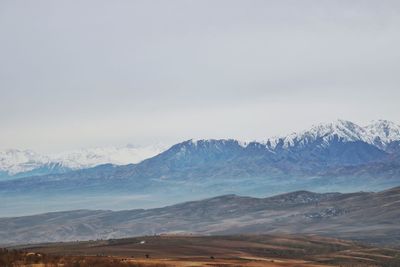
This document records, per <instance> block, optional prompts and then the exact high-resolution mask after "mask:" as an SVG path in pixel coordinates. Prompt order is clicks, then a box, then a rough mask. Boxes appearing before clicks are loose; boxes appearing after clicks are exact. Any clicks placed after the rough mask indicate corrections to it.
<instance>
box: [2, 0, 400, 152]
mask: <svg viewBox="0 0 400 267" xmlns="http://www.w3.org/2000/svg"><path fill="white" fill-rule="evenodd" d="M399 85H400V1H383V0H375V1H367V0H360V1H350V0H343V1H333V0H329V1H323V0H315V1H305V0H302V1H299V0H294V1H284V0H276V1H266V0H262V1H253V0H250V1H249V0H242V1H234V0H226V1H222V0H210V1H205V0H198V1H190V0H182V1H165V0H160V1H150V0H142V1H134V0H119V1H118V0H108V1H105V0H92V1H91V0H76V1H73V0H68V1H54V0H44V1H41V0H35V1H29V0H25V1H18V0H1V1H0V125H1V127H0V149H3V148H22V149H25V148H29V149H35V150H39V151H62V150H66V149H74V148H79V147H90V146H103V145H123V144H126V143H133V144H139V145H140V144H143V145H144V144H149V143H152V142H167V143H172V142H175V141H181V140H184V139H190V138H192V137H193V138H211V137H213V138H228V137H230V138H239V139H265V138H267V137H270V136H273V135H280V134H285V133H289V132H292V131H294V130H300V129H302V128H307V127H309V126H310V125H312V124H314V123H318V122H326V121H331V120H334V119H337V118H342V119H348V120H352V121H355V122H357V123H360V124H363V123H366V122H368V121H369V120H372V119H379V118H384V119H389V120H393V121H395V122H397V123H399V122H400V88H399V87H400V86H399Z"/></svg>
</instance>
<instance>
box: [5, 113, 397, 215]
mask: <svg viewBox="0 0 400 267" xmlns="http://www.w3.org/2000/svg"><path fill="white" fill-rule="evenodd" d="M62 166H64V165H62ZM398 185H400V126H399V125H396V124H395V123H393V122H389V121H385V120H380V121H375V122H372V123H371V124H369V125H367V126H364V127H361V126H359V125H357V124H355V123H352V122H349V121H344V120H338V121H335V122H332V123H328V124H320V125H316V126H313V127H312V128H311V129H308V130H305V131H302V132H299V133H293V134H290V135H288V136H285V137H276V138H270V139H266V140H264V141H252V142H243V141H238V140H233V139H221V140H213V139H207V140H187V141H184V142H181V143H178V144H175V145H173V146H172V147H170V148H169V149H166V150H165V151H163V152H161V153H159V154H157V155H155V156H153V157H150V158H147V159H144V160H142V161H140V162H138V163H135V164H127V165H115V164H104V165H98V166H95V167H92V168H84V169H78V170H74V171H63V172H62V173H50V174H46V175H40V176H29V177H24V178H18V179H11V180H6V181H1V182H0V200H2V201H3V203H7V204H8V205H5V206H2V207H0V212H1V214H4V216H12V215H23V214H33V213H38V212H46V211H55V210H68V209H81V208H87V207H90V208H91V209H97V208H98V209H130V208H139V207H143V208H151V207H159V206H161V205H170V204H174V203H178V202H182V201H188V200H194V199H202V198H206V197H212V196H218V195H221V194H232V193H233V194H242V195H250V196H257V197H265V196H269V195H273V194H277V193H284V192H288V191H296V190H311V191H316V192H329V191H339V192H352V191H360V190H365V191H377V190H383V189H386V188H390V187H394V186H398ZM43 203H46V205H43Z"/></svg>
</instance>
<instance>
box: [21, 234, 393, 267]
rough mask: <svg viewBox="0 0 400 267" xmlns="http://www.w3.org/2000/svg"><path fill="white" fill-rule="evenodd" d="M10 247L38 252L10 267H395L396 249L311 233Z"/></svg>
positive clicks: (190, 237)
mask: <svg viewBox="0 0 400 267" xmlns="http://www.w3.org/2000/svg"><path fill="white" fill-rule="evenodd" d="M143 241H144V242H143ZM15 249H18V250H19V251H21V252H22V253H25V255H26V253H29V252H31V253H32V252H35V253H40V256H39V257H42V258H43V259H40V258H39V259H36V265H29V264H30V263H32V262H29V263H27V261H25V263H23V262H24V261H20V265H14V266H32V267H33V266H35V267H41V266H57V264H59V265H58V266H64V267H70V266H73V267H88V266H110V267H111V266H116V267H120V266H121V267H122V266H126V267H128V266H132V267H134V266H149V267H150V266H153V267H156V266H160V267H161V266H180V267H184V266H215V267H216V266H224V267H233V266H249V267H258V266H297V267H301V266H309V267H311V266H315V267H316V266H390V267H392V266H400V250H397V249H389V248H376V247H371V246H365V245H360V244H358V243H354V242H351V241H343V240H338V239H333V238H324V237H318V236H312V235H307V236H304V235H303V236H293V235H258V236H251V235H236V236H146V237H139V238H128V239H112V240H98V241H86V242H68V243H51V244H42V245H35V246H33V245H31V246H19V247H17V248H15ZM146 255H147V257H146ZM46 259H47V263H48V264H47V265H45V264H44V262H46Z"/></svg>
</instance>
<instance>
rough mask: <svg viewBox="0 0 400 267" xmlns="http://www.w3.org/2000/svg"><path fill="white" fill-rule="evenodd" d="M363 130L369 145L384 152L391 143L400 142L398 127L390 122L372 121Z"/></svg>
mask: <svg viewBox="0 0 400 267" xmlns="http://www.w3.org/2000/svg"><path fill="white" fill-rule="evenodd" d="M364 129H365V130H366V132H367V133H368V135H369V136H370V138H371V142H370V144H373V145H375V146H377V147H379V148H381V149H384V150H385V149H386V147H387V146H388V145H389V144H390V143H391V142H395V141H399V140H400V125H397V124H395V123H393V122H391V121H387V120H377V121H372V123H371V124H369V125H367V126H365V127H364Z"/></svg>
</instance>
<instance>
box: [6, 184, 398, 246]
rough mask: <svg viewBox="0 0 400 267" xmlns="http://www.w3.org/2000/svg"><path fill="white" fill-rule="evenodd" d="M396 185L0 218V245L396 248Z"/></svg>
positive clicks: (225, 197)
mask: <svg viewBox="0 0 400 267" xmlns="http://www.w3.org/2000/svg"><path fill="white" fill-rule="evenodd" d="M399 218H400V187H397V188H392V189H389V190H385V191H381V192H377V193H373V192H357V193H347V194H342V193H313V192H308V191H296V192H291V193H286V194H281V195H277V196H273V197H267V198H254V197H243V196H237V195H224V196H219V197H214V198H209V199H204V200H201V201H191V202H185V203H181V204H177V205H172V206H167V207H163V208H156V209H134V210H123V211H110V210H75V211H64V212H54V213H45V214H39V215H34V216H25V217H16V218H0V241H1V243H2V244H22V243H24V244H26V243H40V242H57V241H75V240H96V239H110V238H122V237H130V236H143V235H155V234H184V235H189V234H200V235H222V234H224V235H226V234H261V233H262V234H266V233H270V234H272V233H273V234H279V233H285V234H288V233H290V234H293V233H296V234H299V233H303V234H304V233H306V234H310V233H311V234H317V235H322V236H331V237H335V238H343V239H352V240H357V241H362V242H365V243H374V244H381V245H382V244H383V245H394V246H399V244H400V243H399V240H400V224H399V223H398V219H399Z"/></svg>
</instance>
